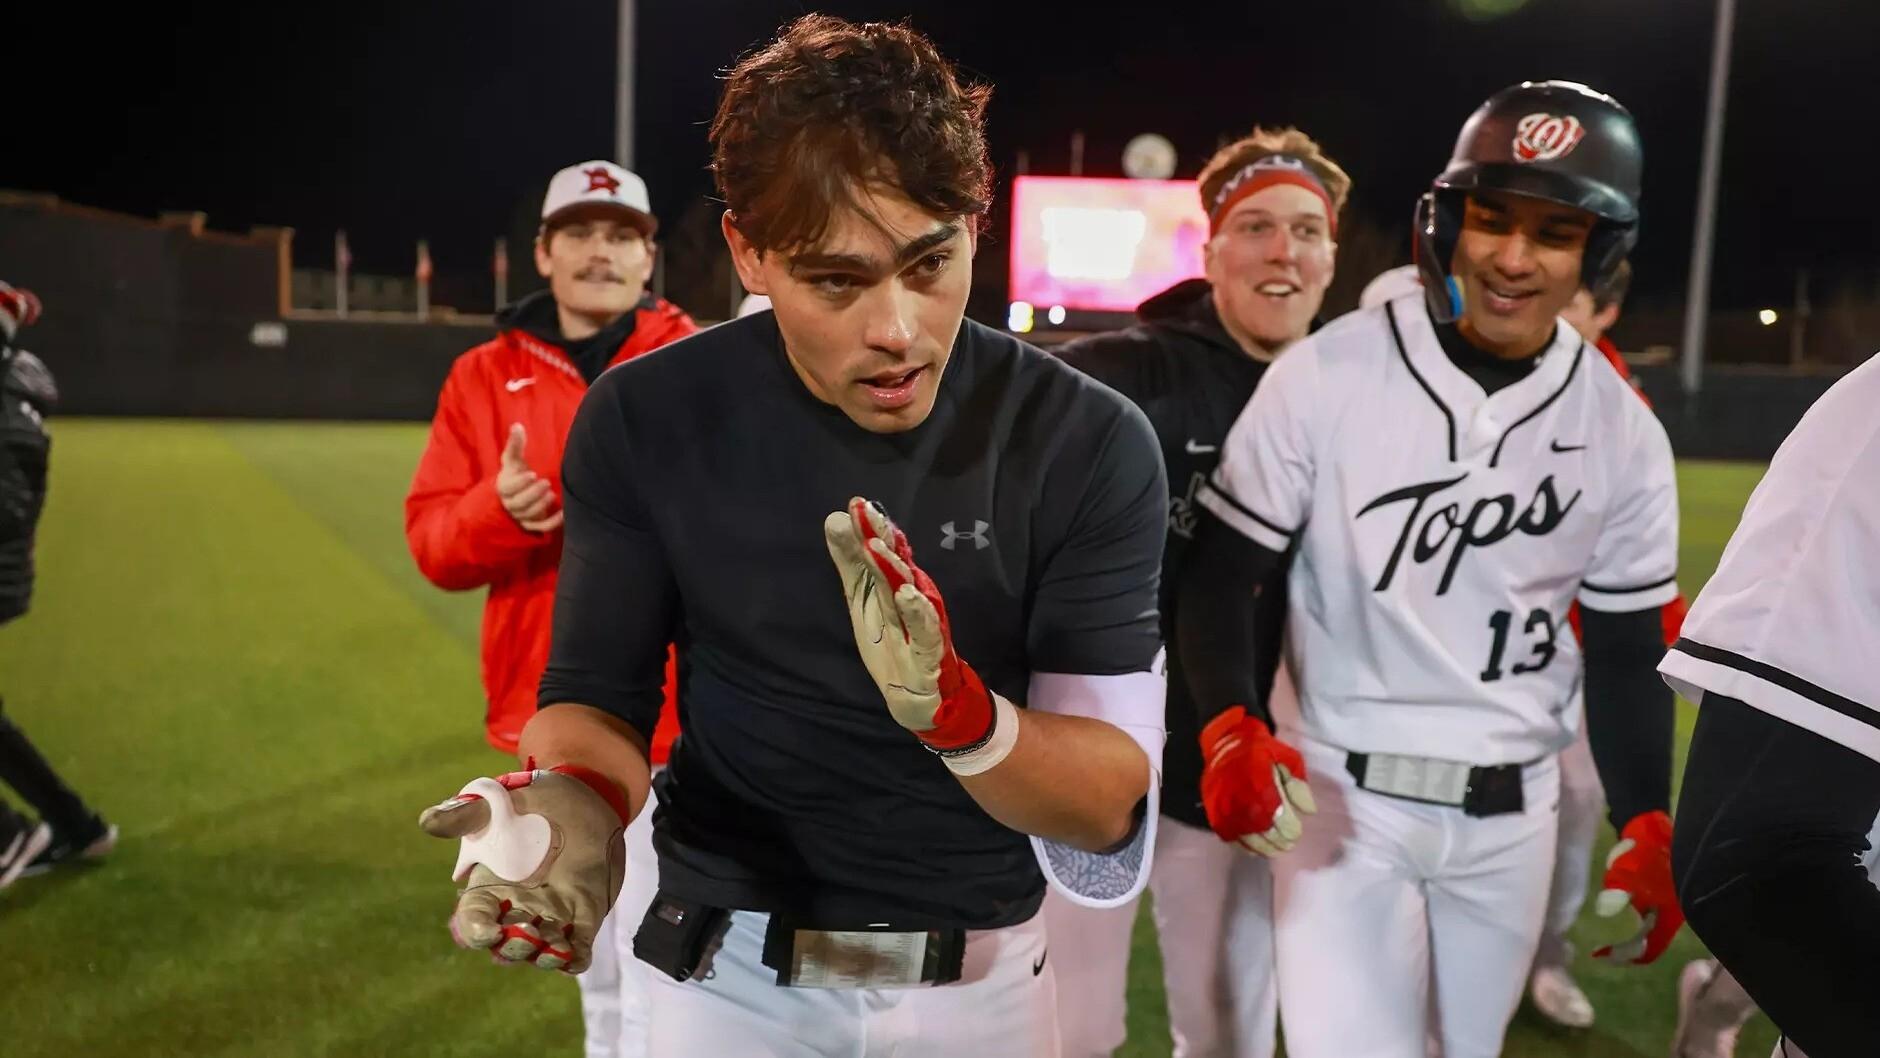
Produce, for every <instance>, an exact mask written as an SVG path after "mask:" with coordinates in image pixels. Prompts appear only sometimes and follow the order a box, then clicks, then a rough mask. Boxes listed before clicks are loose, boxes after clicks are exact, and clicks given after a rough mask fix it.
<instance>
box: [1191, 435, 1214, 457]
mask: <svg viewBox="0 0 1880 1058" xmlns="http://www.w3.org/2000/svg"><path fill="white" fill-rule="evenodd" d="M1220 450H1221V446H1220V445H1204V444H1200V443H1197V442H1196V441H1195V439H1194V438H1192V437H1190V438H1189V439H1188V445H1187V451H1188V454H1189V455H1191V456H1204V455H1207V454H1208V453H1209V452H1218V451H1220Z"/></svg>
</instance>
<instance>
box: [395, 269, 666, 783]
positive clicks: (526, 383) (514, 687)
mask: <svg viewBox="0 0 1880 1058" xmlns="http://www.w3.org/2000/svg"><path fill="white" fill-rule="evenodd" d="M542 296H544V297H545V295H542ZM523 307H524V308H526V307H527V306H526V304H525V306H523ZM535 307H536V308H538V309H539V308H541V307H542V306H540V305H539V304H538V305H537V306H535ZM504 323H505V326H504V329H503V331H502V333H500V334H498V335H497V336H496V338H494V339H493V340H491V341H489V342H485V343H484V344H482V345H479V346H477V347H476V348H475V349H472V350H470V351H469V352H467V353H465V354H463V355H462V356H460V357H458V358H457V362H456V363H455V364H454V365H452V367H451V371H450V377H449V378H447V379H445V381H444V389H443V392H442V393H440V394H439V395H438V399H437V415H436V417H435V418H434V419H433V420H432V421H431V437H430V440H429V442H428V443H427V444H426V445H425V449H424V457H423V458H422V459H421V460H419V462H418V471H417V474H416V476H415V477H414V478H413V480H412V483H411V493H410V494H409V495H408V496H406V497H405V539H406V541H407V542H408V543H409V544H410V545H411V554H412V556H413V557H414V558H416V559H417V560H418V568H419V569H420V570H422V571H423V573H424V575H425V577H426V578H427V579H429V580H430V581H431V583H433V584H436V585H437V586H438V587H440V588H443V589H445V590H447V591H465V590H468V589H471V588H481V587H485V586H487V587H488V588H489V590H490V593H489V599H488V601H487V602H486V603H485V604H484V607H483V690H484V694H485V695H486V697H487V699H488V708H487V710H486V712H485V713H484V732H485V737H486V738H488V739H489V743H490V745H492V746H495V747H496V748H497V749H499V750H503V751H504V752H509V753H513V752H515V749H516V741H517V739H518V738H520V737H521V735H522V727H523V725H524V724H526V723H528V721H529V717H531V716H533V715H535V688H536V685H537V684H538V683H539V682H540V681H541V678H542V670H543V669H544V668H546V667H547V665H548V641H549V628H550V621H551V618H552V616H553V614H554V606H555V573H556V569H557V567H558V566H559V564H560V561H561V531H560V530H556V531H554V532H552V533H532V532H529V531H527V530H525V529H523V528H522V527H521V526H520V525H517V524H516V521H515V519H513V518H511V517H510V516H509V513H508V512H507V511H505V510H503V505H502V501H501V500H499V499H498V498H497V495H496V471H497V468H498V465H499V463H500V459H501V454H502V449H503V445H504V444H505V443H506V442H507V441H508V437H509V426H510V424H511V423H516V422H520V423H521V424H522V426H523V429H524V430H525V431H526V432H527V433H528V446H527V448H526V458H527V460H528V463H529V466H530V468H532V469H533V470H534V471H535V472H536V473H537V474H540V475H542V476H544V477H546V478H548V480H549V481H551V482H552V483H553V484H554V489H555V492H556V495H560V493H561V453H562V443H563V441H564V440H565V439H566V437H567V435H568V428H569V426H571V425H572V424H573V422H574V413H575V410H576V408H578V407H579V406H580V404H581V397H582V395H583V394H585V393H586V392H587V382H586V380H584V379H583V378H582V377H581V373H580V371H578V370H577V369H576V368H575V366H574V364H573V363H572V362H571V361H570V360H569V359H568V355H567V354H566V353H564V352H563V351H562V350H561V349H560V348H558V347H557V346H555V345H553V344H551V343H549V342H547V341H544V340H543V339H541V338H538V337H536V336H535V335H532V334H530V333H528V331H526V330H524V329H523V328H521V327H519V326H513V325H510V322H509V320H508V319H505V321H504ZM697 330H698V325H697V324H695V323H693V322H692V319H691V317H689V316H687V315H686V314H685V313H684V312H682V311H680V310H679V309H678V308H676V307H675V306H673V305H671V304H668V303H666V302H664V301H657V302H653V303H652V304H651V307H645V306H642V307H641V308H639V309H636V310H635V320H634V325H633V333H632V334H631V335H629V336H628V338H627V340H626V342H625V343H624V344H623V345H622V346H621V347H620V351H619V352H618V353H617V354H615V356H614V358H613V360H612V361H611V362H612V363H619V362H621V361H623V360H630V359H632V358H633V357H635V356H638V355H640V354H641V353H644V352H646V351H648V350H650V349H654V348H657V347H659V346H661V345H665V344H666V343H668V342H671V341H675V340H677V339H680V338H683V337H685V336H686V335H688V334H692V333H694V332H696V331H697ZM674 685H675V680H674V674H673V662H672V659H671V657H670V656H668V658H667V663H666V706H665V708H664V709H663V710H662V711H661V713H660V721H659V729H658V731H656V732H655V734H654V737H653V747H652V758H653V763H655V764H658V763H663V762H664V761H665V759H666V752H667V748H668V747H669V746H670V745H671V743H672V738H673V735H674V734H676V732H677V724H678V721H677V716H676V712H675V708H674V704H673V703H674Z"/></svg>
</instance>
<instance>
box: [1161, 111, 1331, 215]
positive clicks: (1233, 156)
mask: <svg viewBox="0 0 1880 1058" xmlns="http://www.w3.org/2000/svg"><path fill="white" fill-rule="evenodd" d="M1270 154H1290V155H1292V156H1293V157H1294V158H1297V159H1299V160H1300V161H1302V162H1304V163H1306V168H1308V169H1310V170H1312V175H1313V176H1316V177H1318V178H1319V183H1321V184H1324V185H1325V193H1326V194H1327V195H1329V196H1331V199H1332V217H1331V219H1332V220H1337V219H1338V214H1339V213H1341V212H1343V210H1344V208H1345V200H1346V199H1347V198H1349V197H1350V196H1351V177H1350V176H1348V175H1346V174H1345V171H1344V170H1343V169H1341V168H1339V167H1338V163H1337V162H1334V161H1332V159H1331V158H1330V157H1329V156H1327V155H1326V153H1325V148H1323V147H1320V146H1319V144H1318V141H1317V140H1314V139H1313V138H1312V137H1310V136H1308V135H1306V134H1305V133H1303V132H1300V131H1299V130H1298V129H1296V128H1293V127H1292V126H1290V125H1289V126H1287V127H1285V128H1280V129H1265V128H1258V127H1256V128H1255V129H1254V130H1253V131H1252V132H1250V133H1248V134H1247V135H1245V136H1243V137H1241V138H1240V139H1238V140H1235V141H1234V142H1232V143H1230V144H1228V145H1227V146H1225V147H1222V148H1221V149H1220V150H1218V151H1215V152H1214V157H1212V158H1210V159H1208V164H1207V165H1205V166H1202V167H1201V176H1200V177H1199V178H1198V180H1197V181H1196V182H1197V183H1198V184H1199V185H1200V191H1201V209H1202V210H1203V211H1204V212H1207V213H1212V212H1213V211H1214V198H1215V196H1216V195H1219V194H1220V193H1221V185H1223V184H1225V183H1227V181H1228V180H1229V179H1231V178H1232V177H1233V175H1234V174H1235V173H1238V172H1240V171H1241V170H1242V169H1244V168H1246V167H1247V166H1249V165H1252V164H1253V163H1254V162H1257V161H1259V160H1260V159H1262V158H1265V157H1266V156H1268V155H1270Z"/></svg>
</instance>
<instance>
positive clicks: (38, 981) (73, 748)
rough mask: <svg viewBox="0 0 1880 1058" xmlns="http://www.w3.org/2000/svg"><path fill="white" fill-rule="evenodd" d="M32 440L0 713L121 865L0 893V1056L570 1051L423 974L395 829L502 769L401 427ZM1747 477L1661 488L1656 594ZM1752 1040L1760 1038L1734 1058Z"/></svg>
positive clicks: (1622, 976) (1534, 1031)
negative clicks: (37, 462) (37, 476)
mask: <svg viewBox="0 0 1880 1058" xmlns="http://www.w3.org/2000/svg"><path fill="white" fill-rule="evenodd" d="M56 436H57V442H56V449H55V454H54V470H53V476H54V484H53V494H52V500H51V504H50V506H49V508H48V510H47V513H46V520H45V523H44V526H43V528H42V532H41V538H40V565H41V583H40V593H39V596H38V601H37V605H36V607H35V609H34V611H33V613H32V614H30V615H29V616H28V617H26V618H25V619H23V620H21V621H19V622H17V623H15V624H13V625H9V626H8V627H7V628H5V629H4V630H0V693H4V694H5V695H6V701H7V710H8V712H9V714H10V715H12V716H13V717H14V718H15V719H16V720H18V721H19V722H20V723H21V724H22V726H24V727H25V728H26V729H27V730H28V732H30V733H31V734H32V736H33V737H34V738H35V740H36V741H38V742H39V744H40V745H41V746H42V748H43V749H44V750H45V751H46V752H47V754H48V755H49V756H50V757H51V758H52V759H53V760H54V762H55V764H57V765H58V766H59V767H60V768H61V769H63V770H64V771H65V772H66V773H67V774H68V775H69V777H70V778H71V779H72V781H73V782H74V783H75V784H76V785H77V786H79V787H80V788H81V790H82V791H83V792H84V793H85V795H86V796H87V797H88V798H90V799H92V800H93V801H95V802H96V803H97V804H98V805H99V806H100V807H102V808H103V809H104V810H105V811H106V812H107V813H108V814H109V815H110V816H111V817H112V818H113V819H114V820H115V821H116V822H118V823H119V824H120V825H121V826H122V827H123V830H124V841H123V845H122V848H121V849H120V850H119V852H118V853H117V854H116V855H115V856H114V857H113V858H112V859H111V860H109V861H108V862H107V863H105V864H103V865H101V866H99V867H97V868H95V869H91V870H86V871H74V872H68V873H64V874H59V875H54V876H50V877H46V878H39V879H29V880H26V881H23V882H21V883H19V884H18V885H16V886H14V887H13V888H11V889H9V890H7V891H6V892H5V893H0V956H3V957H0V1054H4V1055H6V1056H7V1058H29V1056H34V1058H36V1056H39V1055H46V1056H51V1055H86V1056H94V1055H95V1056H106V1058H116V1056H126V1058H130V1056H136V1058H144V1056H165V1055H228V1056H234V1055H244V1056H246V1055H268V1056H283V1058H294V1056H316V1055H318V1056H327V1055H347V1056H353V1055H453V1056H456V1055H463V1056H474V1055H503V1056H505V1058H507V1056H510V1055H514V1054H516V1053H518V1052H526V1053H532V1054H562V1055H577V1054H579V1052H580V1036H581V1024H580V1016H579V1004H578V999H577V995H576V990H575V987H574V985H573V983H572V982H570V981H568V980H566V979H562V978H557V977H552V976H550V975H546V974H538V973H534V972H527V971H518V970H499V969H496V968H493V967H491V966H489V965H487V964H485V963H484V962H482V961H481V960H480V959H478V958H476V957H472V956H469V955H467V954H465V953H461V952H457V951H455V950H454V949H452V947H451V946H450V943H449V941H448V939H447V938H446V936H445V935H444V932H443V929H442V921H443V917H444V915H445V913H446V911H447V909H448V903H449V895H450V892H449V883H448V881H447V879H446V877H445V875H446V872H447V871H448V869H449V865H450V862H451V860H452V857H453V856H454V850H452V849H451V848H450V847H449V846H448V845H447V844H445V843H442V842H435V841H432V840H431V839H428V838H425V837H423V836H422V835H421V834H419V833H418V831H417V829H416V827H415V825H414V822H415V819H416V815H417V812H418V810H419V809H420V808H421V807H423V806H424V805H426V804H429V803H431V802H433V801H435V800H437V799H438V798H439V797H440V796H442V795H444V794H447V793H449V792H451V791H454V790H455V789H456V788H457V787H458V786H459V785H460V784H461V783H462V782H463V780H464V779H465V778H466V777H468V776H470V775H473V774H478V773H485V772H488V771H489V770H490V769H492V768H497V767H500V766H501V765H502V764H503V758H501V757H499V756H498V755H496V754H495V753H493V752H491V751H490V750H488V749H486V748H485V747H484V746H483V742H482V738H481V734H480V731H481V725H480V715H481V697H480V693H479V691H478V687H477V682H476V681H477V661H476V634H477V621H478V615H479V612H480V610H479V602H480V600H479V599H478V598H477V597H476V596H475V595H473V594H472V595H449V594H446V593H443V592H440V591H437V590H436V589H434V588H432V587H431V586H430V585H428V584H426V583H425V582H424V581H423V579H422V578H420V577H419V576H418V574H417V572H416V570H415V569H414V568H413V567H412V565H411V562H410V558H409V556H408V554H407V553H406V551H405V546H404V539H403V535H402V532H401V524H402V508H401V500H402V497H403V494H404V490H405V487H406V485H407V484H408V482H409V480H410V476H411V471H412V467H413V465H414V464H415V462H416V459H417V453H418V451H419V449H420V447H421V446H422V444H423V438H424V434H423V430H422V428H420V427H416V426H409V425H391V426H382V425H353V424H347V425H307V424H258V423H215V424H211V423H200V422H133V421H101V420H65V421H61V422H59V423H57V426H56ZM1759 473H1760V468H1756V467H1739V466H1726V465H1702V464H1693V465H1688V466H1686V467H1684V468H1683V471H1682V475H1681V477H1682V485H1683V488H1684V507H1685V512H1686V515H1685V549H1684V551H1685V565H1684V585H1685V589H1686V591H1687V593H1692V594H1694V593H1695V591H1696V589H1697V588H1698V586H1699V585H1700V584H1701V583H1702V579H1703V577H1704V576H1706V575H1707V574H1708V573H1709V571H1710V569H1711V568H1712V567H1713V566H1714V564H1715V561H1716V558H1717V555H1718V553H1719V552H1720V551H1721V549H1722V546H1723V542H1724V541H1725V540H1726V539H1727V537H1728V535H1729V531H1730V529H1731V527H1732V526H1733V525H1734V523H1735V518H1736V515H1737V513H1738V511H1740V509H1741V507H1742V503H1743V499H1744V497H1745V496H1746V495H1747V493H1748V490H1749V489H1750V488H1751V487H1752V486H1753V485H1754V483H1755V481H1756V480H1757V477H1758V475H1759ZM1682 720H1683V724H1684V728H1685V730H1686V731H1687V732H1688V727H1689V722H1690V717H1689V715H1688V711H1687V712H1686V714H1685V715H1684V716H1683V717H1682ZM1615 931H1616V930H1615V928H1614V927H1611V926H1609V925H1604V924H1595V923H1593V922H1590V921H1588V922H1583V923H1582V924H1581V926H1580V928H1579V931H1578V933H1579V937H1580V939H1581V940H1582V941H1583V946H1584V947H1590V946H1591V945H1592V944H1593V943H1596V942H1597V941H1598V940H1599V939H1603V938H1608V937H1611V936H1612V935H1613V934H1614V932H1615ZM1699 950H1700V949H1699V947H1698V945H1697V943H1696V942H1695V940H1693V939H1692V938H1691V937H1690V936H1689V934H1688V933H1687V934H1686V935H1685V936H1684V937H1683V938H1682V939H1681V940H1680V942H1679V944H1678V946H1677V947H1676V948H1675V949H1674V950H1673V952H1672V953H1671V955H1669V956H1668V957H1667V958H1666V959H1665V960H1664V961H1663V962H1661V963H1660V964H1659V965H1658V966H1656V967H1653V968H1648V969H1644V970H1611V969H1606V968H1604V967H1597V966H1594V965H1591V964H1586V965H1584V966H1583V968H1582V969H1583V973H1582V980H1583V982H1584V983H1585V985H1586V987H1587V990H1588V991H1589V992H1590V993H1591V994H1592V996H1593V999H1594V1002H1595V1003H1596V1004H1597V1005H1598V1006H1599V1010H1600V1024H1599V1027H1598V1028H1596V1029H1595V1030H1593V1031H1592V1032H1590V1033H1584V1034H1569V1033H1563V1032H1555V1031H1552V1030H1549V1029H1547V1028H1545V1027H1543V1026H1541V1025H1539V1024H1538V1023H1537V1022H1536V1021H1535V1020H1534V1019H1533V1018H1532V1017H1531V1016H1529V1015H1525V1014H1524V1015H1523V1016H1522V1018H1521V1019H1520V1020H1519V1022H1518V1023H1517V1025H1516V1027H1515V1030H1514V1033H1513V1035H1512V1036H1511V1038H1510V1043H1509V1048H1508V1051H1507V1053H1508V1054H1509V1055H1513V1056H1533V1058H1542V1056H1546V1058H1553V1056H1564V1055H1598V1056H1602V1058H1604V1056H1621V1058H1623V1056H1631V1055H1649V1056H1653V1058H1656V1056H1657V1055H1661V1054H1663V1053H1664V1048H1665V1043H1666V1040H1667V1038H1668V1037H1669V1035H1670V1031H1671V1022H1672V1016H1673V1015H1672V1011H1673V999H1672V996H1673V981H1674V979H1675V975H1676V972H1677V969H1678V967H1680V966H1681V965H1682V964H1683V961H1684V960H1685V959H1686V958H1689V957H1692V956H1694V955H1696V954H1697V953H1698V952H1699ZM1137 952H1138V956H1139V957H1138V958H1137V960H1136V963H1135V965H1134V966H1132V968H1131V974H1130V996H1131V1007H1132V1009H1131V1018H1130V1026H1131V1039H1130V1043H1129V1044H1128V1045H1127V1046H1126V1047H1125V1048H1124V1049H1123V1050H1122V1051H1121V1052H1119V1053H1121V1054H1127V1055H1164V1054H1167V1053H1168V1047H1169V1045H1168V1030H1167V1018H1166V1016H1165V1014H1164V1012H1163V1011H1162V1009H1161V988H1160V984H1159V979H1160V961H1159V958H1158V956H1157V954H1156V952H1155V946H1154V943H1153V927H1152V926H1150V925H1149V923H1148V921H1147V916H1146V915H1145V916H1144V919H1143V921H1141V922H1139V923H1138V927H1137ZM1772 1042H1773V1037H1772V1034H1771V1032H1770V1030H1769V1028H1768V1026H1767V1025H1766V1023H1762V1022H1760V1021H1759V1022H1758V1023H1756V1024H1755V1025H1754V1026H1753V1027H1752V1029H1751V1031H1750V1032H1749V1033H1748V1034H1746V1037H1745V1041H1744V1045H1743V1049H1742V1052H1741V1053H1743V1054H1746V1055H1753V1054H1761V1053H1767V1051H1768V1048H1769V1046H1770V1045H1771V1043H1772Z"/></svg>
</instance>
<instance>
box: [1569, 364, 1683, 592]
mask: <svg viewBox="0 0 1880 1058" xmlns="http://www.w3.org/2000/svg"><path fill="white" fill-rule="evenodd" d="M1626 407H1627V409H1628V411H1629V412H1631V414H1628V415H1627V416H1626V417H1625V419H1624V428H1625V429H1626V431H1627V432H1628V433H1629V434H1630V435H1631V436H1630V437H1629V438H1627V439H1626V440H1625V442H1624V443H1622V444H1619V445H1616V446H1613V447H1612V450H1613V451H1615V452H1618V453H1620V458H1621V460H1622V465H1621V466H1619V467H1618V468H1617V469H1616V470H1615V478H1616V480H1617V482H1618V485H1617V488H1616V490H1615V492H1616V495H1615V497H1614V500H1615V502H1614V503H1613V505H1612V507H1611V508H1610V510H1609V512H1608V513H1607V516H1606V520H1605V523H1604V524H1603V525H1602V526H1601V528H1600V532H1599V538H1598V540H1597V541H1596V542H1595V543H1594V545H1593V561H1592V563H1591V564H1590V565H1589V566H1588V567H1587V570H1586V575H1585V577H1584V578H1583V579H1582V580H1581V582H1580V591H1579V600H1580V605H1582V606H1584V607H1586V608H1587V609H1589V610H1600V611H1603V612H1606V613H1631V612H1634V611H1636V610H1649V609H1654V608H1656V607H1660V606H1663V605H1664V604H1666V603H1668V602H1670V601H1671V600H1673V599H1675V598H1677V597H1678V482H1677V468H1676V464H1675V463H1674V461H1673V460H1672V456H1671V441H1670V439H1669V438H1668V437H1666V436H1665V428H1664V427H1663V426H1662V425H1660V424H1659V422H1658V419H1657V417H1656V416H1654V415H1653V414H1652V413H1651V411H1650V410H1649V409H1647V408H1646V407H1645V405H1644V404H1643V403H1642V402H1640V401H1637V400H1628V401H1626Z"/></svg>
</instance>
